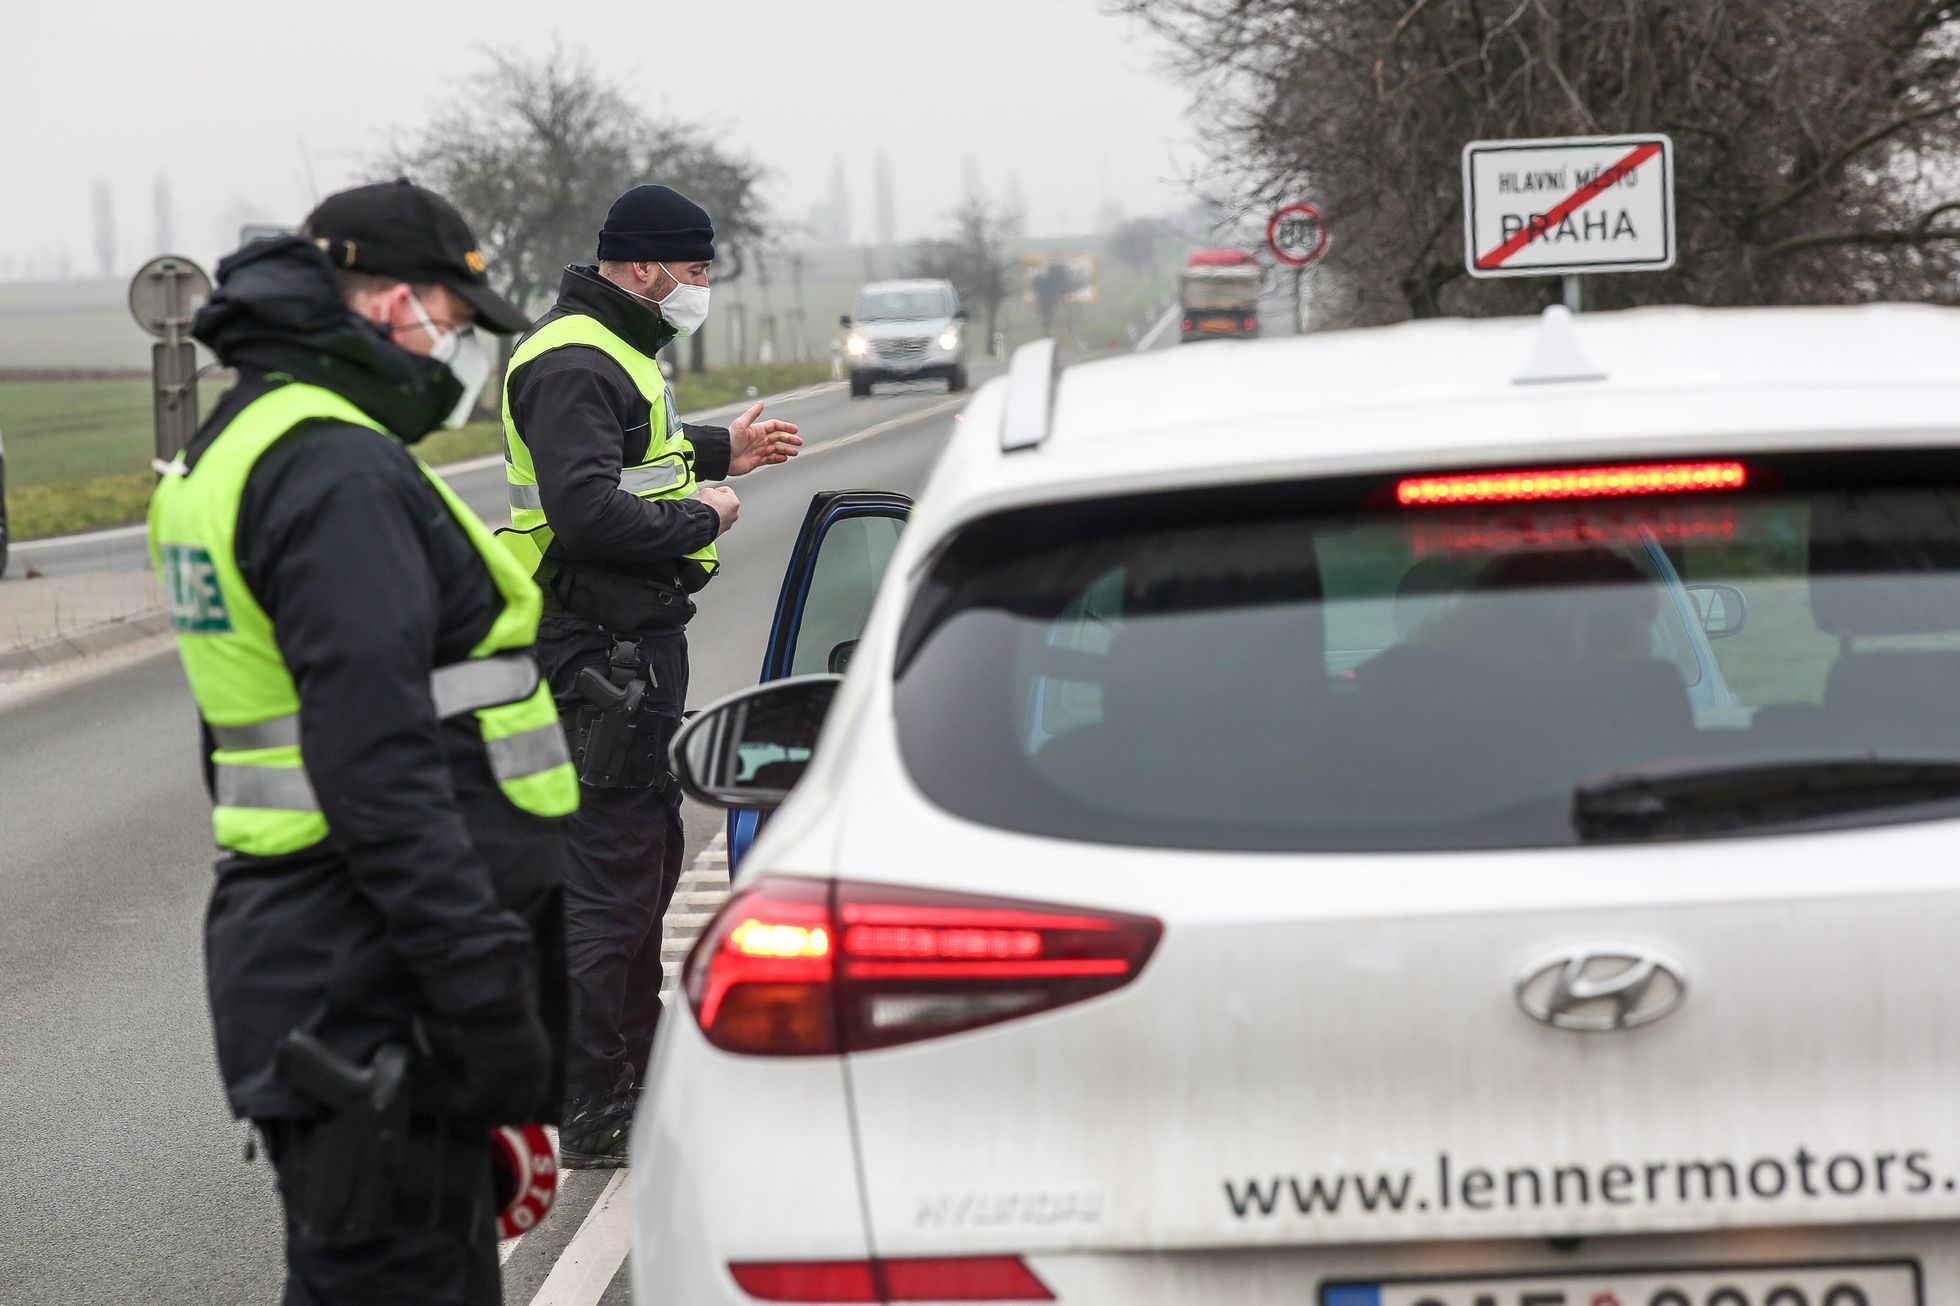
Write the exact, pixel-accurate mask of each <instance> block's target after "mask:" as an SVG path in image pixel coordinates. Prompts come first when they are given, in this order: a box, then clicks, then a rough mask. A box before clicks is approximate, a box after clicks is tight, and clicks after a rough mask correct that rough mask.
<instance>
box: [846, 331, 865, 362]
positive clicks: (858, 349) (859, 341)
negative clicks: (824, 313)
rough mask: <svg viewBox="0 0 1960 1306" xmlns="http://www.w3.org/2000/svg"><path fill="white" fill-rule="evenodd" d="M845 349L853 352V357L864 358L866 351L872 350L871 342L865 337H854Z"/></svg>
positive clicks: (848, 341) (847, 342)
mask: <svg viewBox="0 0 1960 1306" xmlns="http://www.w3.org/2000/svg"><path fill="white" fill-rule="evenodd" d="M844 348H846V349H848V350H850V351H851V357H853V358H862V357H864V351H865V350H867V349H869V348H871V342H870V341H869V340H866V339H865V338H864V337H863V336H852V337H851V338H850V339H849V340H847V341H846V342H845V343H844Z"/></svg>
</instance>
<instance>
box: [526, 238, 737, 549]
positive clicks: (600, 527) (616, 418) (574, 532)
mask: <svg viewBox="0 0 1960 1306" xmlns="http://www.w3.org/2000/svg"><path fill="white" fill-rule="evenodd" d="M574 313H577V314H583V315H585V316H588V317H592V318H595V319H597V320H598V321H599V322H600V324H602V325H603V326H605V327H606V328H607V329H608V330H610V331H612V332H613V333H614V334H616V335H618V336H619V337H620V338H621V339H622V340H624V341H626V343H628V344H630V345H632V346H633V347H634V348H635V349H637V350H639V351H640V352H641V353H643V354H645V355H646V356H647V357H649V358H651V357H653V355H654V354H655V353H656V352H658V351H659V350H660V349H661V348H662V347H664V346H665V345H667V344H668V343H669V342H670V341H672V340H673V339H674V332H673V328H671V327H669V326H668V325H667V323H666V322H665V321H664V320H662V319H661V317H660V315H659V314H658V313H656V312H655V311H653V310H652V309H650V308H648V307H646V306H644V305H642V304H639V303H637V302H635V301H634V300H633V299H632V298H631V297H629V296H628V295H627V294H626V292H625V291H623V290H621V289H620V288H619V287H617V286H615V285H613V284H612V283H611V282H609V281H606V280H605V279H604V278H602V277H600V276H599V274H598V270H597V269H596V268H590V267H572V268H566V269H565V275H564V278H563V280H562V281H561V282H560V283H559V288H558V301H557V302H556V303H555V304H553V305H552V307H551V311H550V312H548V313H546V314H545V315H544V316H543V317H542V318H540V319H538V321H537V323H536V324H534V325H533V326H532V328H531V330H532V332H533V333H535V332H536V331H537V330H538V329H539V328H541V327H543V326H544V325H545V324H547V323H549V322H553V321H556V320H557V319H559V318H561V317H565V316H567V315H569V314H574ZM508 393H509V404H510V414H511V419H512V421H514V422H515V423H516V425H517V430H518V432H519V433H520V434H521V435H522V436H523V437H524V444H525V447H526V448H528V449H529V450H530V451H531V461H532V463H533V465H534V466H535V468H536V470H537V476H538V494H539V497H540V498H541V499H542V501H543V503H544V515H545V520H546V521H547V522H548V523H550V525H551V530H552V534H553V535H554V537H555V539H554V542H553V544H552V548H551V552H550V553H549V554H548V555H547V558H546V562H547V565H550V564H552V563H572V564H575V565H577V566H580V567H594V568H598V569H600V570H603V571H608V572H613V573H617V574H620V575H623V576H629V577H633V578H635V579H645V580H653V581H658V582H661V583H663V584H668V585H673V584H676V583H677V579H676V578H677V574H678V566H677V563H678V560H679V559H680V558H681V557H682V556H684V555H686V554H689V553H692V552H693V551H694V550H696V549H699V548H701V547H702V546H704V545H706V544H709V543H711V542H712V541H713V540H714V538H715V531H716V528H717V524H718V519H717V518H716V516H715V510H714V509H713V508H710V507H709V506H708V505H707V504H705V503H700V502H697V501H695V500H692V499H687V500H672V499H665V500H656V501H651V502H650V501H648V500H645V499H640V498H636V497H634V496H633V495H631V494H628V493H627V492H626V491H625V490H622V489H621V488H620V487H619V470H620V468H621V467H624V466H627V465H629V464H631V463H637V462H640V461H642V459H643V458H644V456H645V454H646V447H647V419H648V409H647V401H646V399H645V398H644V397H642V396H641V394H640V392H639V388H638V387H637V386H635V385H634V384H633V380H632V378H631V377H629V376H628V375H627V374H626V369H625V368H623V367H621V366H620V365H619V364H618V363H616V362H614V361H613V360H612V359H610V358H608V357H607V356H606V355H604V354H602V353H600V352H599V351H598V350H597V349H592V348H587V347H584V346H568V347H566V348H563V349H554V350H552V351H550V352H549V353H547V354H544V355H543V356H541V357H539V358H534V359H532V360H531V361H530V362H528V363H526V364H525V365H524V366H522V367H520V368H518V369H517V371H516V372H515V373H514V374H512V376H511V378H510V386H509V392H508ZM687 435H688V440H689V442H690V443H692V444H693V445H694V453H695V458H694V475H695V477H696V479H698V480H703V481H719V480H722V479H724V478H726V477H727V475H728V458H729V447H728V432H727V430H726V429H724V428H722V427H717V426H696V425H693V424H691V423H690V424H689V425H688V426H687Z"/></svg>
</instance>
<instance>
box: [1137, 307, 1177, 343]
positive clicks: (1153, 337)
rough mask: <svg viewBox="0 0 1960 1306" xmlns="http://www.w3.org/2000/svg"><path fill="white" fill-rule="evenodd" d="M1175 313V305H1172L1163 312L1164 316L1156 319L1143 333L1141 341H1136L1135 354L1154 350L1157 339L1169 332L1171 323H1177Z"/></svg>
mask: <svg viewBox="0 0 1960 1306" xmlns="http://www.w3.org/2000/svg"><path fill="white" fill-rule="evenodd" d="M1177 311H1178V308H1177V305H1176V304H1172V305H1171V306H1170V307H1169V308H1167V309H1165V310H1164V315H1163V316H1162V317H1160V318H1158V319H1157V321H1156V323H1155V324H1154V325H1153V326H1152V327H1151V328H1150V330H1148V331H1146V332H1144V333H1143V339H1141V340H1139V341H1137V352H1138V353H1139V354H1147V353H1149V352H1150V351H1151V350H1152V349H1154V348H1156V346H1157V337H1158V336H1161V335H1163V334H1164V332H1166V331H1168V330H1170V329H1171V323H1173V322H1175V321H1177Z"/></svg>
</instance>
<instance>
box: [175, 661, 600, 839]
mask: <svg viewBox="0 0 1960 1306" xmlns="http://www.w3.org/2000/svg"><path fill="white" fill-rule="evenodd" d="M539 678H540V673H539V671H538V664H537V661H536V660H535V659H534V658H532V657H531V655H530V654H528V653H514V654H506V655H504V656H501V657H488V658H471V659H469V660H468V661H465V662H454V663H451V664H450V665H449V666H446V667H437V668H436V670H435V672H434V674H432V675H431V676H430V677H429V693H430V696H431V697H432V698H434V699H435V707H436V716H437V717H439V718H442V719H445V720H446V719H448V718H450V717H457V716H461V715H463V714H464V713H465V712H474V711H477V710H478V709H480V708H486V707H496V706H498V705H499V704H503V703H515V702H517V701H518V700H519V699H522V698H527V697H529V696H530V695H531V694H533V693H535V692H536V691H537V688H538V681H539ZM205 725H206V727H207V728H208V729H209V730H210V731H211V738H212V740H213V741H214V742H215V743H216V744H217V746H218V750H219V751H220V752H250V751H252V750H254V749H261V748H291V747H296V746H297V745H298V744H299V714H298V713H297V712H294V713H291V714H289V715H287V716H281V717H273V718H272V719H271V720H269V721H257V722H254V723H253V724H251V725H248V726H220V725H212V724H211V723H210V722H206V723H205ZM564 746H565V745H564V738H563V736H562V734H561V732H560V730H559V727H558V724H557V722H556V721H554V722H552V723H551V725H549V726H547V727H543V728H541V729H539V730H530V731H526V732H525V733H523V734H519V735H511V736H509V737H508V738H504V739H491V740H486V741H485V742H484V748H485V749H486V750H487V751H488V752H489V754H490V769H491V770H492V771H493V772H495V773H496V775H497V776H498V777H499V778H502V777H504V776H507V775H528V774H531V773H532V772H535V771H538V770H541V769H543V768H545V767H547V766H549V765H551V764H552V763H553V762H554V761H562V760H563V756H562V754H563V751H564ZM216 772H217V774H216V777H215V780H216V788H217V791H218V792H217V797H218V803H219V805H220V806H223V807H266V808H274V809H278V810H282V811H293V812H311V811H318V810H319V807H320V803H319V799H318V798H317V797H315V795H314V793H313V786H312V785H311V784H310V783H309V782H308V781H307V778H306V772H305V771H303V770H298V769H286V768H268V767H263V766H226V765H224V764H222V763H220V764H219V765H218V766H217V767H216Z"/></svg>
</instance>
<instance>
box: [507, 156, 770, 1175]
mask: <svg viewBox="0 0 1960 1306" xmlns="http://www.w3.org/2000/svg"><path fill="white" fill-rule="evenodd" d="M714 254H715V249H714V227H713V224H712V223H711V222H710V220H709V218H708V214H707V212H706V211H705V210H703V209H702V208H701V207H700V206H699V205H698V204H695V203H693V202H692V201H691V200H689V199H687V198H686V197H685V196H682V195H680V194H678V193H677V192H675V191H673V190H670V189H669V188H667V187H665V186H651V185H649V186H636V187H634V188H633V189H632V190H630V191H628V192H626V194H624V195H622V196H620V198H619V200H618V201H617V202H616V203H614V205H613V206H612V210H611V212H609V213H608V214H607V215H606V224H605V228H604V229H603V230H602V231H601V232H600V233H599V261H598V265H597V266H596V267H594V266H587V267H570V268H567V269H566V270H565V275H564V279H563V281H562V282H561V283H560V286H559V293H558V301H557V303H555V304H553V305H552V307H551V310H550V311H549V312H548V313H546V314H545V315H544V316H543V317H542V318H540V319H539V320H538V321H537V322H536V323H535V324H534V325H533V326H532V328H531V330H530V332H529V333H528V334H527V335H526V336H525V337H524V338H523V340H521V341H520V342H519V343H518V346H517V349H516V351H515V352H514V353H513V354H512V355H511V360H510V365H509V369H508V371H507V373H506V375H505V380H504V438H505V449H506V454H507V458H508V464H507V467H506V472H507V474H508V479H509V483H510V515H511V525H510V529H509V530H507V531H505V532H502V533H501V534H500V535H499V538H500V539H502V540H503V541H504V542H505V543H506V544H507V545H508V546H509V547H510V549H511V551H512V552H513V554H515V555H516V556H517V557H518V558H519V559H520V561H521V562H522V563H523V565H524V566H525V567H526V568H527V569H528V570H529V571H530V572H531V573H532V574H533V575H535V576H536V578H537V580H538V583H539V585H540V586H541V587H542V588H543V590H544V595H545V617H544V624H543V626H542V628H541V630H540V634H539V653H540V657H541V659H542V660H543V662H544V664H545V672H546V675H547V676H548V677H549V678H550V681H551V684H552V687H553V689H554V690H555V691H556V692H557V695H558V701H559V703H560V705H561V707H562V708H563V710H564V712H565V727H566V731H567V734H568V736H569V739H570V741H571V743H572V746H573V752H574V756H575V758H576V760H577V763H578V767H579V779H580V781H581V791H582V795H583V797H582V801H581V804H580V809H579V813H578V815H577V816H575V817H574V818H573V819H572V821H571V822H570V832H571V853H572V858H571V866H570V869H569V871H568V874H567V878H566V892H565V923H566V928H565V947H566V960H567V965H568V968H569V973H570V979H571V985H570V991H571V1026H570V1030H571V1037H570V1044H569V1049H568V1054H567V1067H566V1093H567V1099H568V1100H567V1105H566V1117H565V1123H564V1126H563V1129H562V1130H561V1132H560V1135H559V1144H560V1148H561V1150H562V1152H563V1156H564V1162H565V1164H566V1165H567V1166H571V1167H589V1168H597V1167H609V1166H617V1165H620V1164H622V1163H623V1162H624V1160H625V1147H626V1133H627V1127H628V1125H629V1124H630V1122H631V1119H632V1109H633V1103H634V1098H635V1094H636V1093H637V1091H638V1085H639V1082H640V1080H641V1079H642V1077H643V1076H644V1075H645V1072H646V1064H647V1057H648V1055H649V1053H650V1051H651V1049H652V1045H653V1033H654V1026H655V1023H656V1021H657V1020H658V1018H659V1014H660V1003H659V995H660V983H661V963H660V933H661V930H660V922H661V917H662V916H663V915H664V914H665V913H666V910H667V906H668V903H669V902H670V901H671V899H672V898H673V894H674V888H675V885H676V884H677V883H678V882H679V879H680V873H681V857H682V836H681V822H680V791H679V786H678V785H677V783H676V782H675V780H674V777H673V776H672V775H671V774H670V773H669V772H668V770H667V761H666V755H667V745H668V743H669V741H670V740H671V739H672V737H673V733H674V731H675V730H676V729H677V728H678V727H679V724H680V715H681V710H682V707H683V705H684V704H685V703H686V701H687V673H688V665H687V641H686V637H685V635H684V634H683V632H684V631H685V629H686V627H687V622H688V619H689V618H690V617H692V616H693V614H694V602H693V599H692V596H693V595H694V594H695V593H697V592H698V591H699V590H700V589H701V588H702V586H704V585H706V584H707V583H708V582H709V581H710V580H712V579H713V578H714V576H715V573H716V571H717V570H718V569H719V567H720V565H721V563H720V558H719V556H718V554H717V551H716V546H715V541H716V540H717V539H718V538H719V537H720V536H721V535H722V534H723V533H725V532H726V531H727V530H728V529H729V527H731V526H733V525H734V524H735V519H736V515H737V513H738V511H739V508H740V504H739V502H738V501H737V499H736V496H735V492H734V491H733V490H731V489H729V488H728V487H727V486H723V485H704V483H705V482H713V481H721V480H723V479H725V478H727V477H730V476H740V475H743V474H744V473H746V472H750V471H753V470H754V469H756V468H757V467H762V466H767V465H770V464H773V463H780V462H784V461H786V460H787V459H789V458H791V457H793V456H795V454H796V451H797V446H798V445H800V444H801V443H802V441H801V440H800V439H799V438H798V437H797V432H796V427H795V426H793V425H792V424H790V423H788V422H781V421H773V420H770V421H765V420H762V416H761V415H762V405H761V404H756V405H754V406H752V407H751V408H750V409H749V410H748V411H747V412H745V413H744V414H742V416H741V417H739V418H738V419H736V421H735V423H734V424H733V425H732V426H731V427H729V428H727V429H722V428H720V427H710V426H697V425H694V424H692V423H686V422H682V421H681V419H680V413H679V410H678V408H677V407H676V405H675V402H674V394H673V390H672V389H671V387H669V386H668V384H667V382H666V379H665V378H664V377H663V375H662V374H661V371H660V368H659V366H658V364H657V363H656V362H655V361H654V355H655V354H656V353H658V352H659V351H660V350H661V349H662V348H663V347H665V346H666V345H667V344H669V343H670V342H672V341H673V340H674V339H676V338H677V337H679V336H685V335H691V334H693V333H694V332H696V331H698V330H700V329H701V325H702V322H703V321H704V320H705V319H706V317H707V314H708V295H709V290H708V279H709V269H710V265H711V264H712V263H713V260H714Z"/></svg>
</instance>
